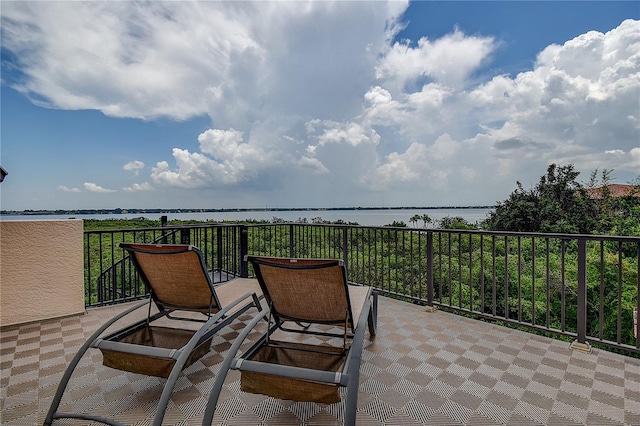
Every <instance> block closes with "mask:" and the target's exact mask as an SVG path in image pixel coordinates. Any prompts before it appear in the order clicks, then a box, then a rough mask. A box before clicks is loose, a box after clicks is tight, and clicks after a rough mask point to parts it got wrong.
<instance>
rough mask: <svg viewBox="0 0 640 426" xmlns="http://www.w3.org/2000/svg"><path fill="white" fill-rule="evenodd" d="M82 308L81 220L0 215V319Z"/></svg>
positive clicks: (23, 318)
mask: <svg viewBox="0 0 640 426" xmlns="http://www.w3.org/2000/svg"><path fill="white" fill-rule="evenodd" d="M81 312H84V259H83V226H82V220H79V219H71V220H24V221H22V220H21V221H7V220H0V324H1V325H3V326H7V325H12V324H20V323H24V322H29V321H36V320H41V319H46V318H54V317H60V316H65V315H72V314H78V313H81Z"/></svg>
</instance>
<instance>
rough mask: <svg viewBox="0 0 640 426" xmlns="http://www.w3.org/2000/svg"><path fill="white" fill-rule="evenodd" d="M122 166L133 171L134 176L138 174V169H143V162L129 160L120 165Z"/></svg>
mask: <svg viewBox="0 0 640 426" xmlns="http://www.w3.org/2000/svg"><path fill="white" fill-rule="evenodd" d="M122 168H123V169H124V170H127V171H131V172H134V173H135V174H136V176H138V173H139V172H140V170H142V169H144V163H143V162H142V161H138V160H135V161H129V162H128V163H127V164H125V165H124V166H122Z"/></svg>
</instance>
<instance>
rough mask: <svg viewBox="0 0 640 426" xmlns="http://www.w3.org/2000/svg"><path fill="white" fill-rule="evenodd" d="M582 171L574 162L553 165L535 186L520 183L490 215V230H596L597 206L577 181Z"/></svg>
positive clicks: (581, 231)
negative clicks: (527, 188) (578, 169)
mask: <svg viewBox="0 0 640 426" xmlns="http://www.w3.org/2000/svg"><path fill="white" fill-rule="evenodd" d="M579 174H580V172H578V171H576V170H575V168H574V166H573V164H569V165H567V166H557V165H555V164H551V165H550V166H549V167H548V168H547V173H546V174H545V175H543V176H542V177H540V181H539V182H538V184H537V185H536V186H535V187H534V188H532V189H530V190H525V189H524V188H523V187H522V184H521V183H520V182H517V186H518V187H517V188H516V190H515V191H514V192H512V193H511V195H510V196H509V198H508V199H507V200H505V201H503V202H499V203H497V204H496V209H495V211H493V212H491V213H490V214H489V218H488V220H487V224H488V227H489V229H491V230H502V231H519V232H558V233H583V234H588V233H591V232H592V231H594V230H595V229H596V215H597V210H596V205H595V202H594V200H593V199H592V198H591V197H590V196H589V193H588V192H587V189H586V188H585V187H584V186H583V185H582V184H580V183H579V182H578V181H577V180H576V179H577V177H578V175H579Z"/></svg>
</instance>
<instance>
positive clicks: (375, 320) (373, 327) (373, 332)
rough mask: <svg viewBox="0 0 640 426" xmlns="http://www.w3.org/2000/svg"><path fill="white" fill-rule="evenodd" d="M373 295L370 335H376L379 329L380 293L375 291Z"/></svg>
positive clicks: (369, 319) (369, 320)
mask: <svg viewBox="0 0 640 426" xmlns="http://www.w3.org/2000/svg"><path fill="white" fill-rule="evenodd" d="M371 295H372V296H373V303H372V304H371V309H370V310H369V318H368V322H369V335H371V336H375V335H376V332H377V330H378V293H376V292H375V291H374V292H373V293H372V294H371Z"/></svg>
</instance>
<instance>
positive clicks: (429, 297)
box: [427, 231, 433, 306]
mask: <svg viewBox="0 0 640 426" xmlns="http://www.w3.org/2000/svg"><path fill="white" fill-rule="evenodd" d="M427 304H428V305H429V306H433V231H427Z"/></svg>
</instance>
